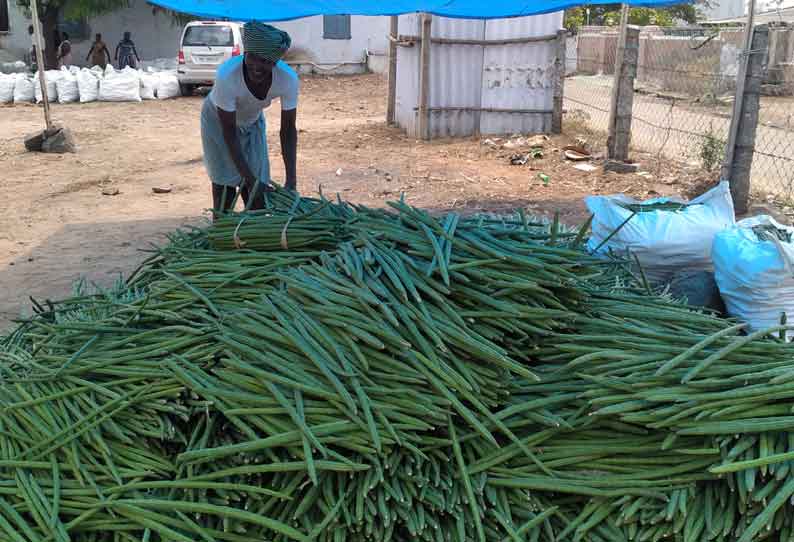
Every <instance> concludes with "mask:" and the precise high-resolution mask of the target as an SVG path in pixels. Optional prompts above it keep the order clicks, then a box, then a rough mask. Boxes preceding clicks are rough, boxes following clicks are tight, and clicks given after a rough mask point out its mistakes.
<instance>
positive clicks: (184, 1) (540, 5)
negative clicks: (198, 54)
mask: <svg viewBox="0 0 794 542" xmlns="http://www.w3.org/2000/svg"><path fill="white" fill-rule="evenodd" d="M149 1H150V2H151V3H153V4H156V5H159V6H162V7H164V8H167V9H170V10H173V11H178V12H182V13H188V14H191V15H195V16H197V17H204V18H213V19H228V20H234V21H288V20H291V19H299V18H301V17H310V16H312V15H402V14H404V13H416V12H428V13H432V14H433V15H439V16H442V17H455V18H461V19H501V18H506V17H521V16H525V15H539V14H541V13H551V12H554V11H560V10H563V9H566V8H571V7H576V6H581V5H587V4H589V3H596V2H582V1H581V0H578V1H577V0H534V1H528V0H493V1H490V2H488V1H486V0H149ZM601 3H603V2H601ZM681 3H688V2H687V1H686V0H684V1H683V2H682V0H678V1H675V0H673V1H670V0H636V1H629V2H628V4H629V5H631V6H634V7H659V6H665V5H671V4H681Z"/></svg>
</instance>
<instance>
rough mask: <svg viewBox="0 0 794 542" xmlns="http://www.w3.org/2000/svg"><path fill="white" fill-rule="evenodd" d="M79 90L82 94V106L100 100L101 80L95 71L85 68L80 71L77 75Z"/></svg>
mask: <svg viewBox="0 0 794 542" xmlns="http://www.w3.org/2000/svg"><path fill="white" fill-rule="evenodd" d="M100 73H101V71H100ZM77 90H78V93H79V94H80V103H81V104H82V103H86V102H95V101H96V100H97V98H99V79H98V78H97V76H96V72H95V71H94V70H93V69H90V70H88V69H85V68H83V69H82V70H80V73H78V74H77Z"/></svg>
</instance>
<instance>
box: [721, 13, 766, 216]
mask: <svg viewBox="0 0 794 542" xmlns="http://www.w3.org/2000/svg"><path fill="white" fill-rule="evenodd" d="M768 48H769V26H768V25H765V24H764V25H759V26H756V27H754V29H753V40H752V42H751V49H749V50H750V51H751V54H748V55H747V56H748V57H749V59H750V62H749V63H748V64H747V70H746V73H745V77H744V85H743V89H744V90H743V92H742V95H741V96H737V97H736V99H737V100H740V101H741V102H742V106H741V114H740V116H739V117H738V119H735V120H736V133H735V134H733V137H734V142H733V145H732V146H731V147H730V150H731V161H730V163H729V168H730V177H727V179H728V181H729V183H730V187H731V197H732V198H733V207H734V210H735V211H736V214H737V215H743V214H745V213H747V211H748V208H749V205H750V172H751V170H752V167H753V156H754V155H755V136H756V130H757V128H758V117H759V113H760V110H761V86H762V84H763V82H764V71H765V65H766V55H767V50H768Z"/></svg>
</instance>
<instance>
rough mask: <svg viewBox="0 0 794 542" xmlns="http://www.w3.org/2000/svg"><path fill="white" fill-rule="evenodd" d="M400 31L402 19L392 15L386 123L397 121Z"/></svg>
mask: <svg viewBox="0 0 794 542" xmlns="http://www.w3.org/2000/svg"><path fill="white" fill-rule="evenodd" d="M399 29H400V18H399V16H397V15H392V16H391V18H390V29H389V37H390V38H391V39H390V40H389V104H388V107H387V109H386V122H388V123H389V124H394V123H395V122H396V121H397V35H398V33H399Z"/></svg>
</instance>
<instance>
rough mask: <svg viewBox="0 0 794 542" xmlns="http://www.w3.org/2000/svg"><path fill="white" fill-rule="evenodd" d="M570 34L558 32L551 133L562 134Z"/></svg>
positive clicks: (563, 31)
mask: <svg viewBox="0 0 794 542" xmlns="http://www.w3.org/2000/svg"><path fill="white" fill-rule="evenodd" d="M567 40H568V32H567V31H565V30H558V31H557V42H556V43H557V47H556V55H555V59H554V71H555V73H554V99H553V104H552V113H551V133H552V134H561V133H562V108H563V97H564V95H565V60H566V54H567Z"/></svg>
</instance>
